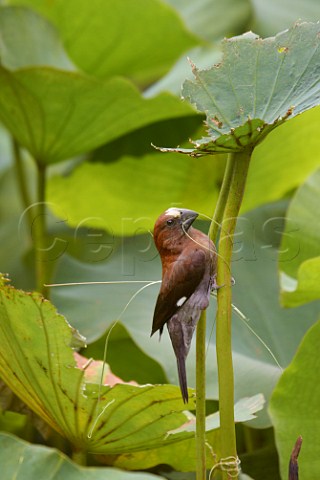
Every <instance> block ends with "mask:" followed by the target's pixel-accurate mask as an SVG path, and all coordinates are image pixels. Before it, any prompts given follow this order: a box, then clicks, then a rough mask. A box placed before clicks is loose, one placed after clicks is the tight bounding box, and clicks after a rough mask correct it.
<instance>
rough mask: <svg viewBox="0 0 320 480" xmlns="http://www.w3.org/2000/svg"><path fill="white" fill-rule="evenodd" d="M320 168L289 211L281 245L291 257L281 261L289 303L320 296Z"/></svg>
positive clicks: (284, 295)
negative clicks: (316, 218) (319, 214)
mask: <svg viewBox="0 0 320 480" xmlns="http://www.w3.org/2000/svg"><path fill="white" fill-rule="evenodd" d="M319 202H320V170H317V171H316V172H315V173H314V174H313V175H311V177H309V178H308V180H307V181H306V182H305V183H304V184H303V185H302V186H301V187H300V188H299V190H298V191H297V192H296V194H295V196H294V197H293V199H292V201H291V203H290V206H289V209H288V212H287V220H286V227H285V230H284V236H283V239H282V245H281V249H282V251H283V252H288V253H287V254H286V256H288V255H290V257H291V261H290V262H288V261H285V262H281V258H280V264H279V268H280V275H281V277H280V278H281V286H282V291H281V300H282V302H283V304H284V305H285V306H287V307H293V306H296V305H301V304H303V303H306V302H310V301H312V300H316V299H318V298H320V269H319V266H320V226H319V222H318V221H315V216H316V215H317V213H316V212H317V209H318V206H319Z"/></svg>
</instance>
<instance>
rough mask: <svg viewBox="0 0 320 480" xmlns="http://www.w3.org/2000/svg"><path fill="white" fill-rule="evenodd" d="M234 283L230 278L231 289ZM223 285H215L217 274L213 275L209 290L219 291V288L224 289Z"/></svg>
mask: <svg viewBox="0 0 320 480" xmlns="http://www.w3.org/2000/svg"><path fill="white" fill-rule="evenodd" d="M235 283H236V281H235V279H234V277H231V287H233V285H235ZM224 286H225V284H223V285H218V284H217V274H216V273H215V274H214V275H213V281H212V284H211V290H219V288H222V287H224Z"/></svg>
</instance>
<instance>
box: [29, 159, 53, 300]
mask: <svg viewBox="0 0 320 480" xmlns="http://www.w3.org/2000/svg"><path fill="white" fill-rule="evenodd" d="M37 168H38V179H37V181H38V185H37V203H36V214H35V216H34V219H33V229H32V230H33V240H34V252H35V270H36V289H37V291H38V292H40V293H41V294H42V295H43V296H44V297H46V298H48V288H47V287H45V284H46V283H48V271H47V270H48V265H49V264H48V261H47V250H46V236H47V235H46V205H45V190H46V167H45V166H44V165H41V164H40V163H37Z"/></svg>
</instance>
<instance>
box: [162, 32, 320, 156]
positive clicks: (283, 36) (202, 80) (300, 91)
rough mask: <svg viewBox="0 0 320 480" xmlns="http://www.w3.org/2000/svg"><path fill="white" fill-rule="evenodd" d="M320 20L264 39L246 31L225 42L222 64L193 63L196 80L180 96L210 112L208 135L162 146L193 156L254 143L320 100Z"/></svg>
mask: <svg viewBox="0 0 320 480" xmlns="http://www.w3.org/2000/svg"><path fill="white" fill-rule="evenodd" d="M319 31H320V24H312V23H302V24H296V25H295V26H294V27H293V28H291V29H289V30H287V31H285V32H282V33H279V34H278V35H276V37H273V38H267V39H265V40H262V39H260V38H259V37H258V36H256V35H254V34H252V33H247V34H244V35H242V36H239V37H234V38H230V39H227V40H225V41H224V42H223V52H224V56H223V59H222V61H221V63H219V64H217V65H214V66H213V67H212V68H211V69H209V70H198V69H197V67H196V66H195V65H192V70H193V73H194V75H195V80H194V81H189V80H186V82H185V84H184V87H183V92H182V95H183V97H184V98H187V99H189V101H190V102H191V103H192V104H194V105H195V106H196V107H197V108H198V110H200V111H201V112H205V113H206V115H207V120H206V123H207V127H208V137H204V138H202V139H200V140H197V141H195V142H193V143H194V145H195V148H193V149H179V148H177V149H165V148H164V149H161V150H162V151H178V152H180V153H187V154H192V155H197V156H199V155H205V154H207V153H216V152H238V151H242V150H243V149H245V148H248V147H251V148H252V147H254V146H255V145H257V144H258V143H259V142H261V141H262V140H263V139H264V137H265V136H266V135H267V134H268V133H269V132H270V131H271V130H273V129H274V128H275V127H276V126H278V125H280V124H281V123H283V122H284V121H285V120H286V119H287V118H288V117H293V116H295V115H298V114H299V113H302V112H304V111H305V110H308V109H310V108H312V107H315V106H316V105H318V104H319V97H320V84H319V81H318V79H319V63H320V48H319V44H320V35H319Z"/></svg>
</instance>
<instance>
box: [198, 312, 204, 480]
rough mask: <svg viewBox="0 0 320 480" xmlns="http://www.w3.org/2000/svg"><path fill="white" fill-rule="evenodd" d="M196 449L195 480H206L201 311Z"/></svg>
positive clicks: (202, 315) (201, 322)
mask: <svg viewBox="0 0 320 480" xmlns="http://www.w3.org/2000/svg"><path fill="white" fill-rule="evenodd" d="M196 392H197V401H196V449H197V476H196V479H197V480H205V478H206V311H205V310H203V312H202V314H201V317H200V320H199V322H198V325H197V335H196Z"/></svg>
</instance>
